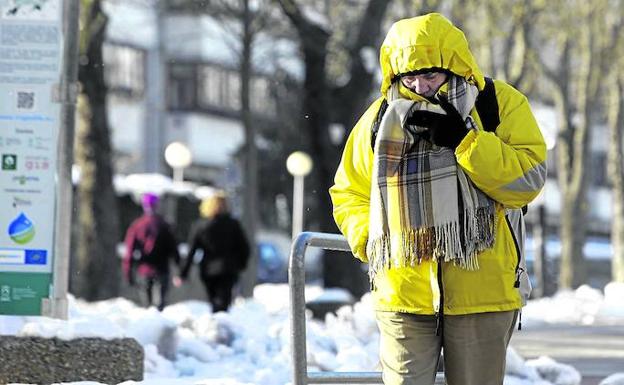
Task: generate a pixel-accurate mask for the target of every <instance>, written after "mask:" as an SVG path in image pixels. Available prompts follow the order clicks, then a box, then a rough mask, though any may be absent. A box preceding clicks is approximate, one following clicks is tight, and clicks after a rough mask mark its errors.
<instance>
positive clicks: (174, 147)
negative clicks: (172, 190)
mask: <svg viewBox="0 0 624 385" xmlns="http://www.w3.org/2000/svg"><path fill="white" fill-rule="evenodd" d="M192 160H193V157H192V155H191V150H189V148H188V147H187V146H186V145H185V144H184V143H181V142H171V143H169V145H168V146H167V148H165V161H166V162H167V164H168V165H169V166H171V167H172V168H184V167H188V166H189V165H190V164H191V161H192Z"/></svg>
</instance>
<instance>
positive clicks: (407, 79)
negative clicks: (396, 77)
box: [401, 72, 446, 97]
mask: <svg viewBox="0 0 624 385" xmlns="http://www.w3.org/2000/svg"><path fill="white" fill-rule="evenodd" d="M445 81H446V74H445V73H444V72H426V73H424V74H418V75H405V76H401V82H402V83H403V85H404V86H405V87H407V88H409V89H410V90H412V91H414V92H415V93H417V94H418V95H422V96H425V97H431V96H433V95H435V93H436V92H438V89H439V88H440V86H441V85H442V84H444V82H445Z"/></svg>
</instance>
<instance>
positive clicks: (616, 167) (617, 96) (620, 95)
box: [608, 71, 624, 282]
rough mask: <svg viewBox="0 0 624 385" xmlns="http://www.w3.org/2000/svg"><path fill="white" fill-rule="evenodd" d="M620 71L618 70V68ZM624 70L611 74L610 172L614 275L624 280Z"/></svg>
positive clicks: (617, 278)
mask: <svg viewBox="0 0 624 385" xmlns="http://www.w3.org/2000/svg"><path fill="white" fill-rule="evenodd" d="M617 72H619V71H617ZM623 76H624V74H622V73H616V74H614V76H612V77H611V79H612V82H613V84H611V86H610V88H611V92H610V99H611V100H610V103H609V111H608V113H609V120H608V125H609V153H608V160H609V162H608V173H609V180H610V181H611V185H612V193H613V210H612V213H613V216H612V219H611V220H612V222H611V243H612V244H613V257H612V259H611V277H612V279H613V281H615V282H624V167H623V165H622V162H624V159H623V155H622V151H623V150H624V149H623V148H622V128H623V127H624V79H623Z"/></svg>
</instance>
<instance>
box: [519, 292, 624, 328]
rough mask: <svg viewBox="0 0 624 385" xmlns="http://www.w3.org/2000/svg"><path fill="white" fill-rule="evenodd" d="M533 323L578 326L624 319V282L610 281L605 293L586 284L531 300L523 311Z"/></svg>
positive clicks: (524, 315) (525, 316)
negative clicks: (573, 289)
mask: <svg viewBox="0 0 624 385" xmlns="http://www.w3.org/2000/svg"><path fill="white" fill-rule="evenodd" d="M522 317H523V318H524V319H526V320H530V321H531V322H546V323H571V324H578V325H591V324H613V323H616V322H621V320H622V318H624V283H616V282H611V283H609V284H607V285H606V286H605V289H604V294H603V293H602V292H601V291H600V290H597V289H594V288H591V287H589V286H587V285H583V286H581V287H579V288H578V289H576V290H575V291H571V290H566V291H560V292H558V293H557V294H555V295H554V296H552V297H547V298H542V299H538V300H532V301H530V302H529V303H528V305H527V306H526V307H525V308H524V309H523V310H522Z"/></svg>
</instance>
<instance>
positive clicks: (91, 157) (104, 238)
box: [72, 0, 120, 300]
mask: <svg viewBox="0 0 624 385" xmlns="http://www.w3.org/2000/svg"><path fill="white" fill-rule="evenodd" d="M81 6H82V7H81V8H82V10H81V24H82V28H81V36H80V67H79V72H78V79H79V81H80V84H81V86H82V88H81V95H80V101H79V115H80V116H79V124H78V129H77V137H76V151H75V153H76V163H77V164H78V166H79V167H80V183H79V185H78V202H79V203H78V205H79V219H78V221H79V233H78V246H77V252H76V256H75V261H74V266H73V267H72V272H73V277H72V283H73V285H72V289H73V292H74V294H76V295H77V296H80V297H84V298H85V299H87V300H99V299H106V298H110V297H115V296H117V295H118V294H119V280H120V269H119V265H120V264H119V260H118V259H117V254H116V245H117V239H118V237H117V231H118V227H117V209H116V201H115V192H114V189H113V169H112V158H113V157H112V151H111V143H110V130H109V125H108V118H107V105H106V94H107V89H106V85H105V83H104V66H103V65H104V64H103V59H102V44H103V42H104V37H105V32H106V25H107V20H108V18H107V16H106V15H105V14H104V13H103V11H102V7H101V2H100V0H82V2H81Z"/></svg>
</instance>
